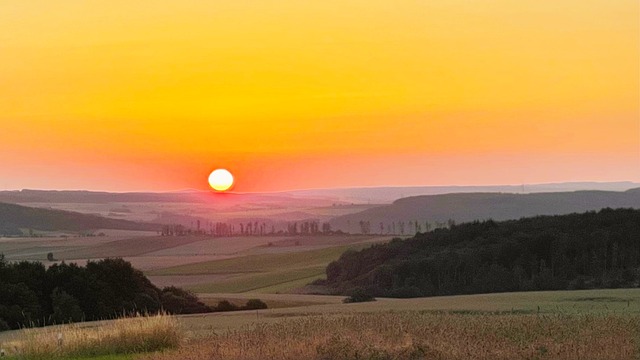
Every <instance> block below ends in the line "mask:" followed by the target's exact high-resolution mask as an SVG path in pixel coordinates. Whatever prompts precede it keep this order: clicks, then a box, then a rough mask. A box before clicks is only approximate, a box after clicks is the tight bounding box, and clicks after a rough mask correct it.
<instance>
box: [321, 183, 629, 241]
mask: <svg viewBox="0 0 640 360" xmlns="http://www.w3.org/2000/svg"><path fill="white" fill-rule="evenodd" d="M606 207H611V208H640V188H637V189H631V190H627V191H620V192H619V191H574V192H553V193H551V192H550V193H536V194H507V193H466V194H462V193H460V194H444V195H429V196H415V197H408V198H404V199H400V200H396V201H395V202H393V203H392V204H390V205H384V206H379V207H375V208H371V209H367V210H365V211H362V212H359V213H354V214H348V215H344V216H339V217H335V218H334V219H332V220H331V226H332V227H333V229H336V230H338V229H339V230H342V231H347V232H351V233H359V232H360V225H359V223H360V221H369V222H370V223H371V229H372V232H378V229H379V228H378V226H379V223H383V224H384V226H385V229H388V226H389V225H392V224H393V223H394V222H395V223H397V224H399V223H401V222H404V223H406V224H407V231H406V233H407V234H408V233H414V232H415V231H412V230H413V228H411V227H410V226H408V223H409V222H415V221H418V222H419V223H420V224H422V225H423V226H424V224H425V222H426V221H428V222H430V223H431V224H432V225H433V224H435V223H436V222H440V223H445V222H447V221H448V220H449V219H452V220H455V221H456V222H466V221H474V220H487V219H493V220H497V221H500V220H513V219H519V218H522V217H529V216H536V215H563V214H570V213H574V212H584V211H590V210H600V209H602V208H606ZM385 231H386V230H385ZM395 233H400V230H399V226H398V227H396V231H395Z"/></svg>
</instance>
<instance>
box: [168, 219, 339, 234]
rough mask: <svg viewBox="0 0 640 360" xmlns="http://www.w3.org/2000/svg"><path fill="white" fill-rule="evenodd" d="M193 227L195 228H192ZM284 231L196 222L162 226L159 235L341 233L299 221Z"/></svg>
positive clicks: (255, 225)
mask: <svg viewBox="0 0 640 360" xmlns="http://www.w3.org/2000/svg"><path fill="white" fill-rule="evenodd" d="M194 225H195V227H194ZM286 225H287V226H286V229H277V230H276V226H275V225H274V224H271V225H269V224H267V223H266V222H257V221H248V222H240V223H229V222H207V223H206V224H204V226H201V222H200V220H197V222H196V223H195V224H192V226H191V227H187V226H184V225H181V224H172V225H163V226H162V230H161V231H160V235H162V236H185V235H210V236H216V237H231V236H274V235H288V236H296V235H333V234H336V233H341V232H340V231H337V232H336V231H333V230H332V229H331V224H329V223H328V222H323V223H320V222H319V221H301V222H297V221H296V222H289V223H287V224H286Z"/></svg>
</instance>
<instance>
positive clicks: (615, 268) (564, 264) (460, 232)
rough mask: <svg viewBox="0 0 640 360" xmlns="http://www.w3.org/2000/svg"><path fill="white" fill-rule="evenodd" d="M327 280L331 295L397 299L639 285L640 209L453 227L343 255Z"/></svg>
mask: <svg viewBox="0 0 640 360" xmlns="http://www.w3.org/2000/svg"><path fill="white" fill-rule="evenodd" d="M326 275H327V279H326V285H327V286H328V287H329V288H330V289H331V291H332V292H334V293H339V294H349V293H351V292H353V291H354V290H355V289H359V290H364V291H366V292H367V293H369V294H371V295H374V296H380V297H397V298H406V297H421V296H437V295H456V294H474V293H491V292H511V291H533V290H560V289H593V288H618V287H637V286H638V284H639V282H640V210H633V209H610V208H606V209H603V210H600V211H598V212H595V211H592V212H587V213H581V214H570V215H559V216H537V217H530V218H522V219H520V220H509V221H503V222H496V221H492V220H488V221H475V222H470V223H464V224H459V225H455V224H452V225H451V227H450V228H441V229H436V230H433V231H431V232H427V233H419V234H416V235H415V236H414V237H413V238H410V239H406V240H402V239H394V240H393V241H391V242H390V243H387V244H379V245H373V246H371V247H370V248H367V249H364V250H361V251H357V252H356V251H348V252H346V253H344V254H343V255H342V256H341V257H340V258H339V259H338V260H337V261H334V262H332V263H331V264H329V265H328V266H327V269H326Z"/></svg>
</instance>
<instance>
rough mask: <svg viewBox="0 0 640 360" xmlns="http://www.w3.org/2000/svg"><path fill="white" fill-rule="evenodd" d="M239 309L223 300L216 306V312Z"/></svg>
mask: <svg viewBox="0 0 640 360" xmlns="http://www.w3.org/2000/svg"><path fill="white" fill-rule="evenodd" d="M236 310H238V307H237V306H235V305H233V304H232V303H230V302H228V301H227V300H222V301H220V302H219V303H218V306H216V311H236Z"/></svg>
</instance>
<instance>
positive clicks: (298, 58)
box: [0, 0, 640, 191]
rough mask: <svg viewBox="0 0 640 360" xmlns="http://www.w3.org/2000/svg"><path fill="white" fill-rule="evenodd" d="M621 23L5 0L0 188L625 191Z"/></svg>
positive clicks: (560, 16)
mask: <svg viewBox="0 0 640 360" xmlns="http://www.w3.org/2000/svg"><path fill="white" fill-rule="evenodd" d="M639 14H640V8H639V5H638V1H636V0H620V1H611V0H598V1H592V0H559V1H532V0H502V1H499V0H485V1H470V0H429V1H426V0H424V1H418V0H414V1H404V0H393V1H391V0H385V1H372V0H367V1H364V0H341V1H333V0H329V1H327V0H324V1H292V0H250V1H184V0H183V1H171V2H170V1H159V0H154V1H68V0H56V1H48V0H42V1H25V0H3V1H0V125H1V128H0V130H2V132H1V133H0V140H1V141H0V154H1V155H2V156H1V157H0V166H1V167H2V168H3V170H2V176H0V188H23V187H32V188H33V187H37V188H88V189H107V190H134V189H149V190H162V189H178V188H187V187H200V188H201V187H204V186H206V174H207V173H208V172H209V171H210V170H212V168H215V167H218V166H224V167H229V168H230V169H232V170H235V171H234V172H236V175H238V174H240V175H241V176H236V177H237V178H238V181H239V183H238V188H237V189H238V190H240V191H261V190H282V189H288V188H308V187H336V186H356V185H409V184H412V185H418V184H425V185H429V184H474V183H478V184H480V183H484V184H486V183H494V184H498V183H521V182H529V183H531V182H544V181H569V180H573V181H575V180H603V181H605V180H635V181H640V105H639V102H640V90H639V87H640V86H639V82H640V71H639V67H640V65H639V64H640V50H639V46H640V45H639V44H640V35H639V34H640V27H639V22H640V21H639V16H640V15H639ZM478 164H481V165H482V166H479V165H478ZM381 169H384V170H383V173H382V174H381ZM605 169H606V171H603V170H605Z"/></svg>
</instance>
